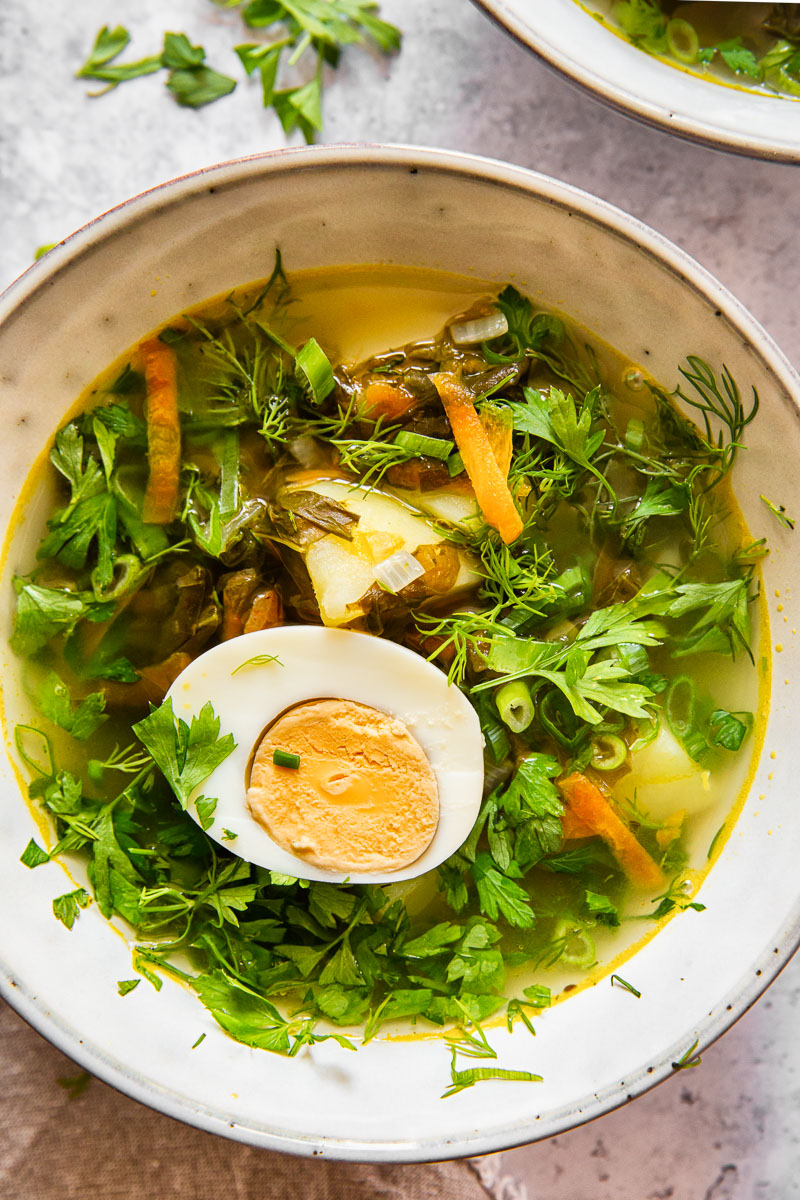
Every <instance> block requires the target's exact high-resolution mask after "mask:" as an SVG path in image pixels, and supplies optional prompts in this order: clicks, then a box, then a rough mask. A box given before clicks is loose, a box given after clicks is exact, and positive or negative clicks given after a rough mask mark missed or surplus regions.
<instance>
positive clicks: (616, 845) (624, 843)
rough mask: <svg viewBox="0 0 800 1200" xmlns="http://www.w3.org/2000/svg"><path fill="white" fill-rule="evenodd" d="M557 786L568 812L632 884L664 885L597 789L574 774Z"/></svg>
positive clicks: (583, 776) (661, 875)
mask: <svg viewBox="0 0 800 1200" xmlns="http://www.w3.org/2000/svg"><path fill="white" fill-rule="evenodd" d="M558 786H559V788H560V789H561V791H562V792H563V794H564V798H565V799H566V802H567V804H568V806H569V810H570V812H571V813H572V814H573V816H575V817H577V818H578V820H580V821H583V822H584V823H585V824H586V825H588V826H589V828H590V829H591V831H592V833H595V834H599V836H600V837H601V838H602V839H603V841H604V842H605V843H606V844H607V845H608V846H609V848H610V850H611V851H612V853H613V854H614V857H615V858H616V859H617V861H618V862H619V865H620V866H621V867H622V869H623V871H624V872H625V874H626V875H627V876H628V878H629V879H630V881H631V883H634V884H636V886H637V887H641V888H655V887H658V886H659V885H660V884H662V883H663V882H664V875H663V873H662V871H661V868H660V867H659V866H658V864H657V863H656V862H654V861H653V859H652V858H651V857H650V855H649V854H648V853H647V851H646V850H645V848H644V847H643V846H641V845H640V844H639V842H637V840H636V838H635V837H634V836H633V834H632V833H631V831H630V829H628V826H627V825H625V824H624V823H623V822H622V821H620V819H619V817H618V816H617V814H616V813H615V812H614V811H613V810H612V808H611V806H610V804H609V803H608V801H607V800H606V798H605V796H604V795H603V793H602V792H601V791H600V789H599V788H598V787H597V786H596V785H595V784H594V783H592V781H591V779H587V778H586V776H585V775H581V774H580V773H579V772H577V771H575V772H573V773H572V775H567V777H566V779H559V780H558Z"/></svg>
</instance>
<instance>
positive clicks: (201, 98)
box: [167, 67, 236, 108]
mask: <svg viewBox="0 0 800 1200" xmlns="http://www.w3.org/2000/svg"><path fill="white" fill-rule="evenodd" d="M167 87H168V88H169V90H170V91H171V92H172V94H173V96H174V97H175V99H176V100H177V101H178V104H181V105H183V107H184V108H202V106H203V105H204V104H213V102H214V101H215V100H219V99H220V98H221V97H222V96H228V95H230V93H231V92H232V91H233V89H234V88H235V87H236V80H235V79H231V77H230V75H222V74H220V72H219V71H214V70H212V68H211V67H192V68H191V69H182V70H176V71H171V72H170V76H169V79H168V80H167Z"/></svg>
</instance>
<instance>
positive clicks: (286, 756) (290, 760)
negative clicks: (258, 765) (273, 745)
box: [272, 749, 300, 771]
mask: <svg viewBox="0 0 800 1200" xmlns="http://www.w3.org/2000/svg"><path fill="white" fill-rule="evenodd" d="M272 761H273V762H274V764H275V766H276V767H289V768H291V770H293V771H296V770H297V768H298V767H299V766H300V755H299V754H292V753H291V751H289V750H277V749H276V750H273V752H272Z"/></svg>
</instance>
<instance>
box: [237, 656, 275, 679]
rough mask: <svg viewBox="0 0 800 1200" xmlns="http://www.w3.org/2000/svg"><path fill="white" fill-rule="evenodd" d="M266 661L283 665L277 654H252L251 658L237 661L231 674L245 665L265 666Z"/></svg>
mask: <svg viewBox="0 0 800 1200" xmlns="http://www.w3.org/2000/svg"><path fill="white" fill-rule="evenodd" d="M268 663H277V664H278V666H279V667H282V666H283V663H282V662H281V660H280V659H279V658H278V656H277V654H254V655H253V657H252V658H248V659H246V660H245V661H244V662H243V663H239V665H238V667H234V668H233V670H232V671H231V675H236V674H238V672H239V671H243V670H244V669H245V667H265V666H266V665H267V664H268Z"/></svg>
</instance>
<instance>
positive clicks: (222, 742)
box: [132, 700, 236, 808]
mask: <svg viewBox="0 0 800 1200" xmlns="http://www.w3.org/2000/svg"><path fill="white" fill-rule="evenodd" d="M132 729H133V732H134V733H135V734H136V736H137V737H138V739H139V741H140V742H142V743H143V744H144V746H145V747H146V749H147V750H148V751H149V753H150V755H151V756H152V758H153V760H154V762H155V763H156V766H157V767H158V768H159V770H160V771H161V772H162V774H163V775H164V777H165V778H166V780H167V783H168V784H169V785H170V787H171V788H172V790H173V792H174V793H175V795H176V796H177V798H178V800H179V801H180V804H181V807H182V808H186V806H187V804H188V803H189V799H190V797H191V794H192V792H193V791H194V789H195V788H196V787H199V785H200V784H201V783H203V782H204V781H205V780H206V779H208V777H209V775H210V774H211V772H212V771H214V770H215V769H216V768H217V767H218V766H219V764H220V763H221V762H223V761H224V760H225V759H226V758H227V757H228V755H229V754H230V753H231V751H232V750H233V749H234V747H235V745H236V743H235V742H234V740H233V734H231V733H226V734H225V735H224V736H223V737H220V736H219V717H217V716H216V715H215V713H214V709H213V708H212V706H211V703H210V701H209V702H208V703H206V704H204V705H203V707H202V709H201V710H200V714H199V716H196V717H192V723H191V725H187V724H186V722H185V721H184V720H182V719H181V718H178V719H177V721H176V718H175V714H174V713H173V711H172V700H165V701H164V703H163V704H162V705H161V707H160V708H153V709H152V711H151V713H150V715H149V717H145V718H144V720H143V721H139V722H138V724H136V725H134V726H132Z"/></svg>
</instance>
